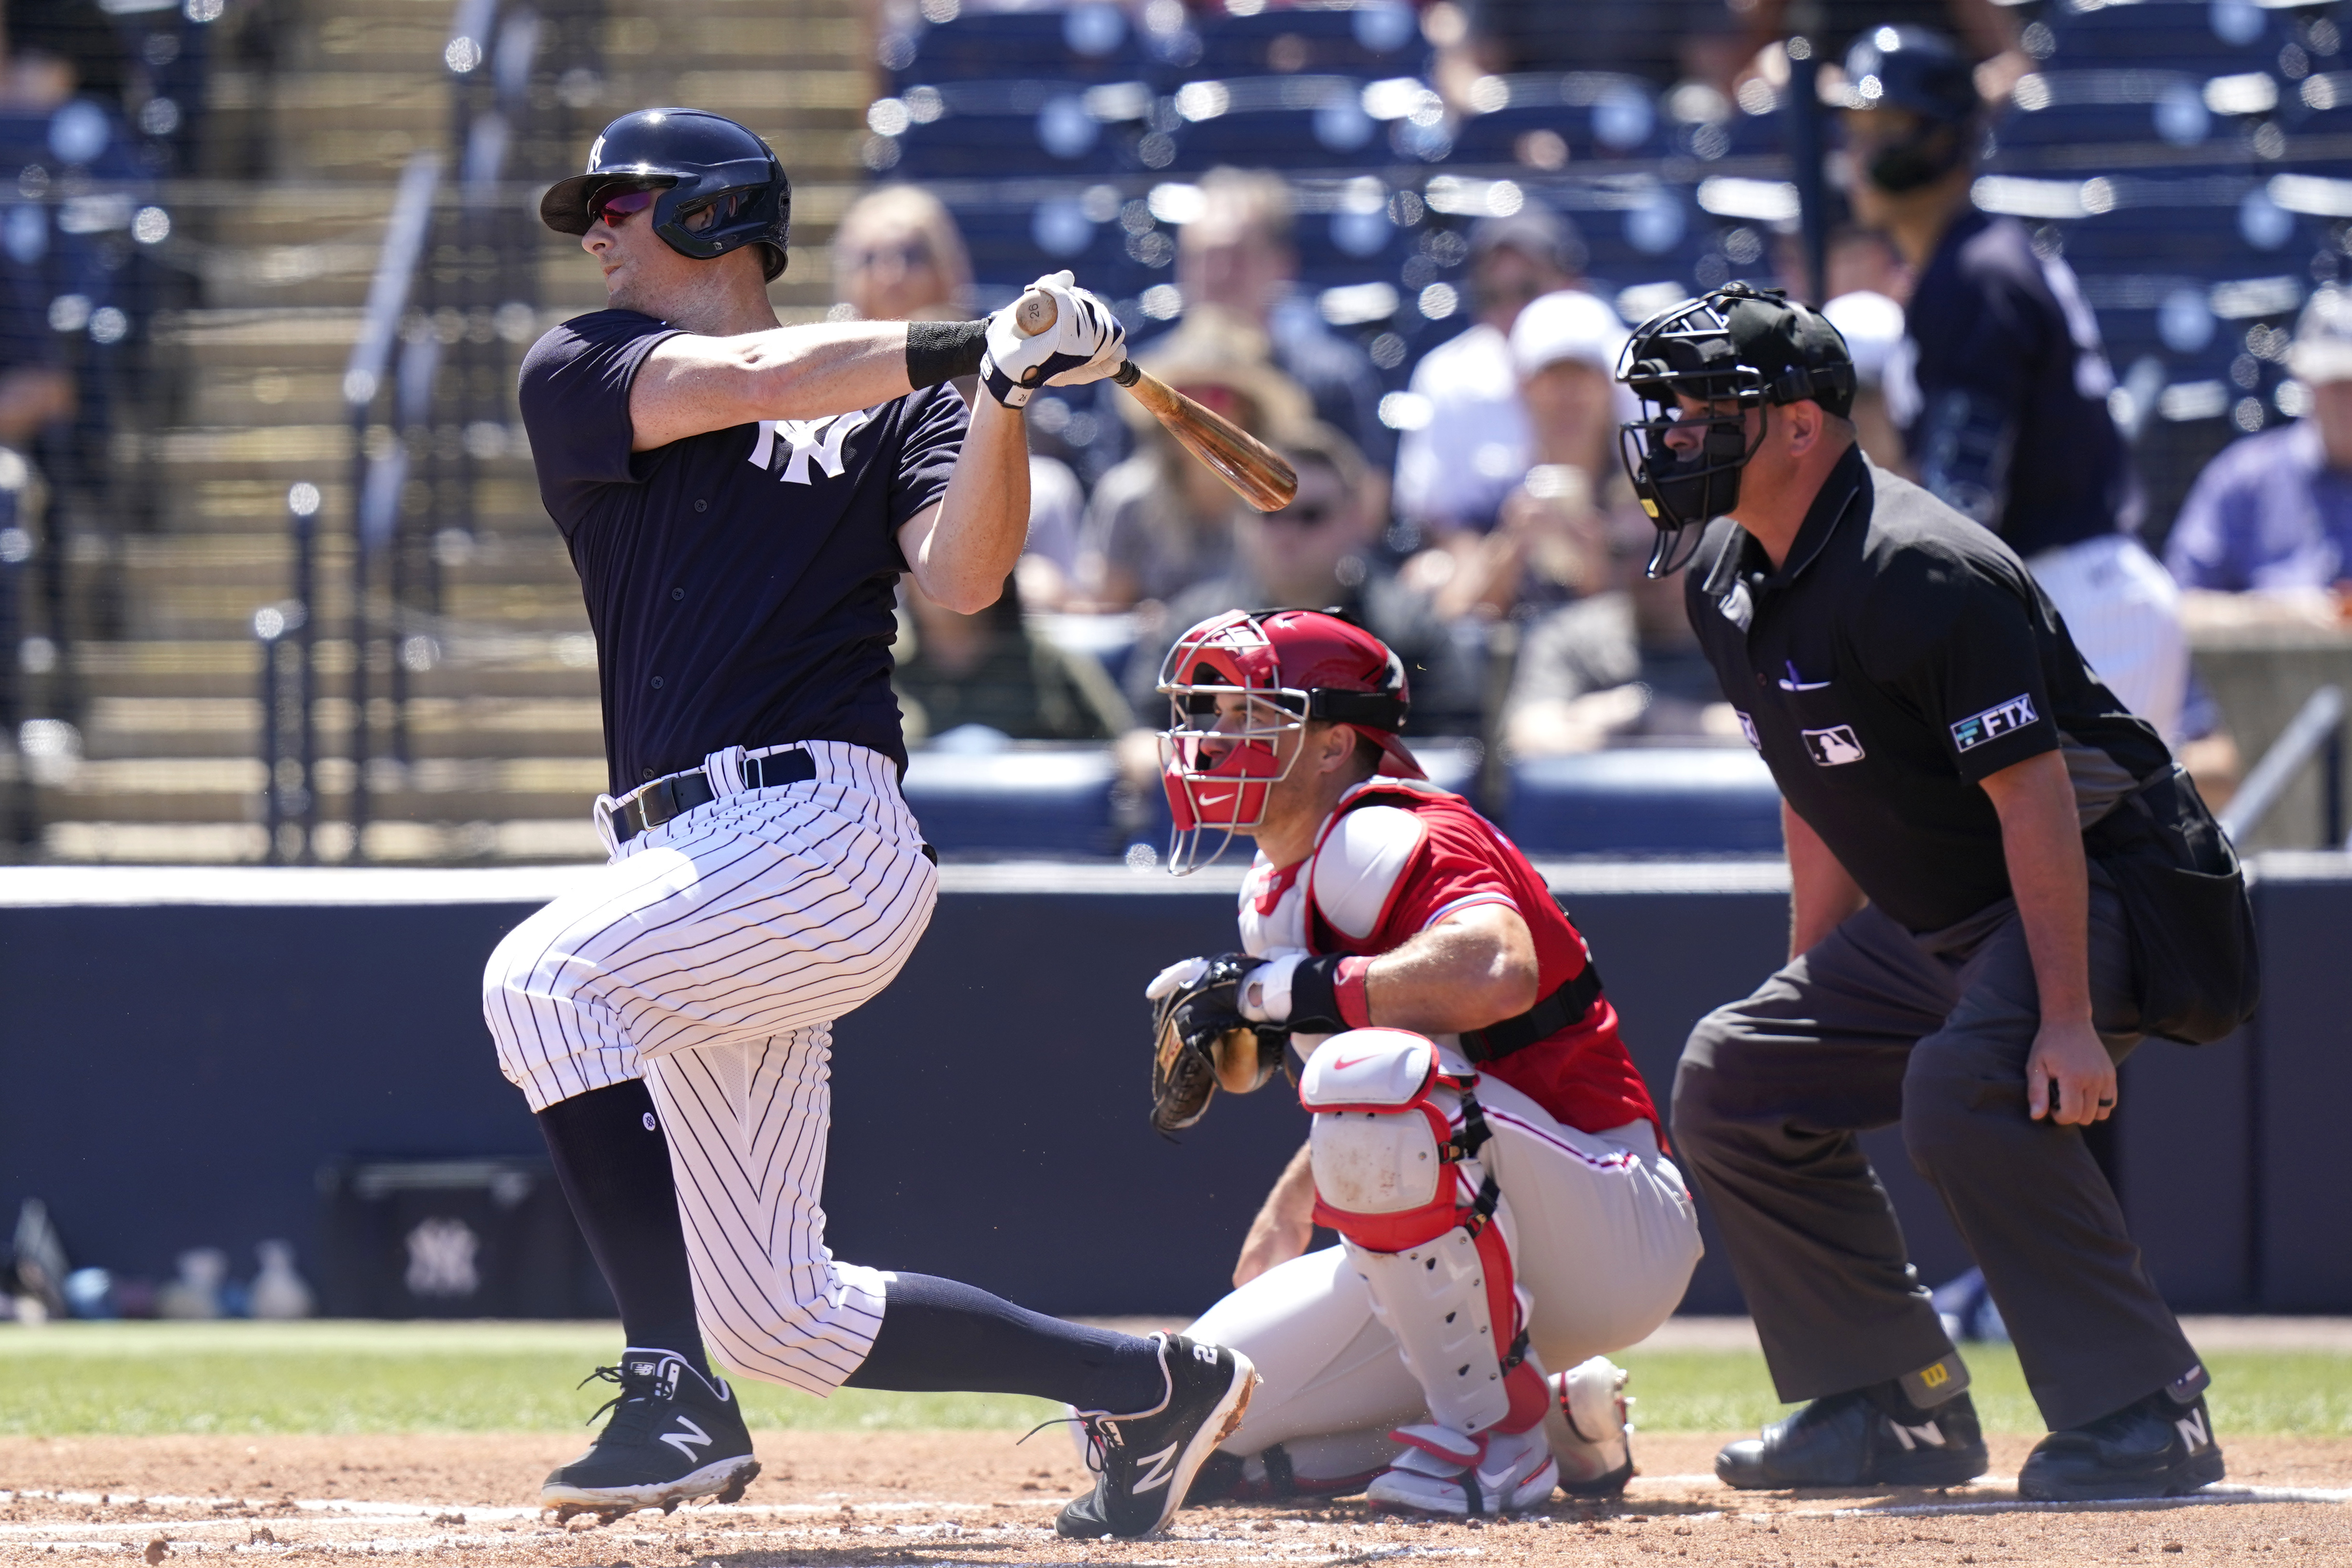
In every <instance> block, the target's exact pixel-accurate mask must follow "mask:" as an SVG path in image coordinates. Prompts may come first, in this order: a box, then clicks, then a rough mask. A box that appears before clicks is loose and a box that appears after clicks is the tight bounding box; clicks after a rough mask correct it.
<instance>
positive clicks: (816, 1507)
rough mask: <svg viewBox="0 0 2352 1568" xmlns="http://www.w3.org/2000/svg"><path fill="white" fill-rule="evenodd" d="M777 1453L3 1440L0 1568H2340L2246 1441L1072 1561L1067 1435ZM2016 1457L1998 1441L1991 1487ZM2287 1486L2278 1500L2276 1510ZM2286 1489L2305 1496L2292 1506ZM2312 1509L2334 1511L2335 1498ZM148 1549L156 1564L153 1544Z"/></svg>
mask: <svg viewBox="0 0 2352 1568" xmlns="http://www.w3.org/2000/svg"><path fill="white" fill-rule="evenodd" d="M1013 1436H1014V1435H1013V1434H1011V1433H996V1432H953V1433H947V1432H940V1433H898V1432H871V1433H867V1432H857V1433H814V1432H793V1433H781V1432H780V1433H770V1434H765V1435H763V1436H761V1440H760V1452H761V1456H762V1458H763V1461H764V1463H765V1465H766V1472H765V1474H763V1475H762V1476H761V1479H759V1480H758V1481H757V1482H755V1483H754V1484H753V1486H752V1488H751V1494H750V1495H749V1496H748V1497H747V1498H746V1499H745V1500H744V1501H743V1503H742V1504H740V1505H739V1506H737V1507H734V1508H729V1509H688V1510H680V1511H679V1512H677V1514H675V1515H672V1516H670V1517H668V1518H664V1517H662V1516H661V1515H659V1514H655V1513H643V1514H638V1515H635V1516H634V1517H633V1518H631V1519H628V1520H624V1521H621V1522H619V1523H616V1524H614V1525H610V1526H605V1527H595V1526H593V1525H591V1524H590V1522H589V1521H586V1520H579V1521H573V1524H572V1527H571V1528H569V1529H558V1528H556V1527H555V1526H553V1525H552V1524H551V1523H549V1522H547V1521H546V1518H545V1516H542V1515H540V1514H538V1513H537V1512H536V1511H535V1510H532V1509H530V1507H529V1506H528V1504H529V1501H530V1498H531V1497H532V1495H533V1494H534V1493H535V1491H536V1489H537V1487H538V1482H539V1479H540V1478H541V1476H542V1475H544V1474H545V1473H546V1471H547V1470H548V1468H551V1466H552V1465H554V1464H556V1463H559V1462H561V1461H562V1460H563V1459H565V1458H570V1457H571V1453H572V1450H573V1448H574V1447H577V1446H578V1445H571V1444H566V1443H565V1442H562V1441H560V1440H555V1439H551V1438H549V1437H546V1436H332V1437H309V1436H306V1437H283V1436H281V1437H254V1438H250V1439H245V1438H236V1437H200V1436H182V1437H76V1438H30V1437H11V1438H0V1479H5V1483H6V1485H7V1486H9V1487H11V1488H13V1489H15V1490H14V1491H13V1493H8V1494H0V1496H5V1502H0V1563H32V1562H41V1563H56V1562H58V1561H59V1560H60V1559H68V1558H73V1557H85V1558H99V1557H103V1558H108V1559H111V1560H115V1561H137V1560H140V1559H142V1558H145V1559H148V1560H150V1561H155V1562H161V1561H163V1560H165V1558H166V1556H167V1555H168V1556H169V1557H173V1558H188V1557H195V1556H208V1555H216V1554H231V1555H235V1556H237V1557H239V1558H264V1559H271V1558H288V1559H293V1560H296V1561H302V1560H308V1559H317V1558H323V1557H343V1556H354V1555H357V1556H367V1555H373V1556H380V1557H381V1556H392V1557H412V1558H415V1559H419V1560H423V1561H428V1562H462V1563H486V1564H509V1563H512V1564H519V1565H520V1564H531V1565H536V1564H566V1565H571V1564H581V1565H586V1564H600V1565H604V1568H624V1565H625V1568H650V1565H652V1564H657V1563H659V1564H672V1563H675V1564H688V1563H716V1564H743V1565H745V1568H751V1565H753V1564H785V1563H792V1564H807V1565H810V1568H834V1565H836V1564H839V1565H848V1564H867V1563H875V1564H879V1563H903V1564H908V1565H913V1568H921V1565H937V1568H971V1565H979V1564H986V1565H990V1568H1015V1565H1017V1564H1027V1563H1071V1562H1101V1563H1127V1564H1138V1565H1143V1564H1150V1565H1160V1564H1176V1563H1209V1562H1255V1563H1302V1564H1304V1563H1350V1562H1367V1561H1372V1560H1376V1559H1384V1558H1391V1557H1441V1558H1450V1559H1461V1560H1465V1561H1469V1562H1485V1561H1494V1562H1497V1563H1502V1562H1508V1563H1535V1564H1551V1563H1560V1564H1582V1563H1646V1562H1647V1560H1648V1559H1650V1558H1659V1559H1671V1558H1691V1559H1696V1560H1699V1561H1702V1562H1705V1563H1710V1564H1718V1563H1719V1564H1727V1565H1738V1568H1748V1565H1751V1564H1752V1565H1756V1568H1799V1565H1802V1568H1855V1565H1857V1564H1877V1563H1892V1564H1904V1565H1908V1564H1915V1563H1916V1564H1944V1563H1986V1564H1990V1563H2023V1564H2051V1565H2053V1568H2055V1565H2058V1564H2064V1565H2066V1568H2077V1565H2080V1564H2085V1563H2126V1562H2136V1561H2141V1560H2145V1561H2147V1563H2150V1564H2151V1565H2153V1564H2157V1563H2171V1562H2173V1561H2176V1560H2177V1561H2179V1562H2180V1563H2198V1562H2210V1561H2220V1560H2223V1559H2228V1560H2231V1561H2244V1562H2247V1563H2261V1564H2264V1565H2266V1568H2267V1565H2276V1568H2285V1565H2288V1564H2310V1565H2313V1568H2318V1565H2320V1564H2328V1565H2331V1568H2332V1565H2336V1564H2342V1563H2352V1439H2340V1438H2338V1439H2317V1438H2284V1437H2273V1438H2249V1439H2244V1440H2242V1441H2240V1442H2238V1443H2236V1444H2234V1445H2232V1446H2231V1448H2230V1469H2231V1473H2230V1480H2229V1482H2228V1483H2226V1484H2227V1485H2229V1486H2231V1487H2235V1488H2240V1489H2246V1490H2242V1491H2241V1492H2240V1493H2238V1494H2235V1495H2239V1496H2247V1495H2250V1494H2251V1495H2252V1497H2254V1498H2258V1499H2267V1500H2241V1501H2220V1500H2215V1501H2205V1502H2197V1503H2193V1504H2168V1505H2161V1506H2148V1505H2142V1506H2137V1507H2132V1506H2124V1507H2110V1508H2088V1507H2076V1508H2056V1507H2035V1506H2023V1507H2021V1506H2020V1505H2018V1504H2017V1503H2016V1500H2015V1499H2016V1493H2015V1491H2014V1490H2013V1489H2011V1488H2010V1487H2008V1486H2006V1485H2003V1484H2000V1483H1999V1482H1990V1481H1989V1482H1987V1483H1985V1484H1981V1485H1979V1486H1974V1487H1965V1488H1956V1489H1952V1490H1949V1491H1943V1492H1902V1493H1886V1494H1870V1495H1832V1494H1828V1493H1819V1492H1803V1493H1788V1492H1780V1493H1736V1492H1731V1491H1728V1490H1727V1489H1724V1488H1722V1487H1720V1486H1718V1485H1717V1483H1716V1482H1715V1480H1714V1479H1713V1478H1712V1477H1711V1476H1710V1475H1708V1474H1707V1469H1708V1463H1709V1460H1710V1458H1711V1456H1712V1455H1713V1453H1714V1451H1715V1449H1716V1447H1717V1445H1718V1443H1719V1442H1720V1441H1721V1439H1720V1438H1717V1437H1713V1436H1698V1435H1691V1434H1671V1435H1663V1436H1652V1437H1644V1438H1641V1439H1639V1440H1638V1443H1639V1446H1638V1447H1637V1448H1636V1449H1635V1453H1636V1455H1637V1457H1638V1458H1639V1459H1640V1461H1641V1465H1642V1468H1643V1475H1642V1476H1641V1477H1640V1478H1638V1479H1636V1480H1635V1481H1634V1483H1633V1487H1632V1489H1631V1490H1630V1491H1629V1493H1628V1494H1627V1497H1626V1500H1625V1501H1624V1502H1623V1503H1622V1504H1621V1505H1619V1506H1615V1507H1612V1508H1608V1509H1601V1510H1591V1509H1583V1508H1576V1507H1570V1506H1569V1505H1567V1504H1565V1503H1562V1504H1559V1506H1557V1507H1555V1508H1554V1509H1552V1510H1550V1511H1549V1514H1548V1515H1545V1516H1539V1517H1536V1518H1533V1519H1529V1520H1526V1521H1515V1522H1512V1523H1508V1524H1501V1525H1486V1526H1484V1527H1480V1526H1475V1525H1467V1524H1431V1523H1423V1522H1418V1521H1402V1520H1399V1519H1396V1518H1393V1517H1391V1516H1375V1515H1373V1514H1371V1513H1370V1512H1369V1511H1368V1510H1366V1508H1365V1507H1364V1505H1363V1503H1362V1502H1361V1501H1360V1500H1355V1501H1350V1502H1347V1503H1344V1504H1341V1505H1339V1506H1336V1507H1311V1506H1298V1507H1265V1508H1247V1509H1244V1508H1204V1509H1198V1510H1188V1511H1186V1512H1184V1513H1182V1514H1180V1515H1178V1516H1177V1520H1176V1525H1175V1528H1174V1530H1173V1531H1171V1532H1170V1533H1169V1534H1168V1535H1165V1536H1163V1537H1160V1539H1157V1540H1154V1541H1150V1542H1137V1543H1131V1544H1129V1543H1117V1542H1063V1541H1059V1540H1056V1539H1055V1537H1054V1535H1053V1533H1052V1528H1053V1515H1054V1510H1055V1508H1057V1507H1058V1506H1059V1504H1060V1502H1061V1500H1062V1499H1063V1498H1065V1497H1066V1496H1068V1495H1070V1494H1071V1493H1073V1492H1076V1491H1077V1490H1079V1489H1083V1487H1084V1486H1085V1485H1086V1473H1085V1471H1084V1469H1083V1468H1082V1467H1081V1466H1080V1465H1079V1464H1078V1462H1077V1460H1076V1458H1075V1456H1074V1454H1073V1451H1072V1449H1071V1447H1070V1445H1069V1442H1068V1440H1067V1439H1066V1438H1065V1437H1063V1436H1060V1435H1058V1434H1057V1433H1055V1432H1050V1431H1049V1432H1042V1433H1039V1434H1038V1435H1037V1436H1035V1437H1034V1438H1033V1439H1031V1440H1030V1441H1029V1442H1028V1443H1027V1444H1026V1445H1024V1446H1021V1447H1015V1446H1014V1443H1013ZM2028 1446H2029V1444H2028V1441H2027V1440H2026V1439H2024V1438H2011V1439H2000V1438H1996V1439H1994V1441H1993V1462H1994V1468H1995V1473H1996V1475H1999V1476H2011V1475H2014V1473H2015V1471H2016V1468H2017V1465H2018V1462H2019V1461H2020V1460H2021V1458H2023V1456H2024V1453H2025V1450H2026V1448H2027V1447H2028ZM2280 1493H2287V1494H2290V1496H2291V1497H2292V1500H2282V1499H2280V1498H2279V1496H2278V1494H2280ZM2293 1494H2304V1495H2301V1496H2294V1495H2293ZM2330 1499H2335V1500H2330ZM155 1542H161V1543H162V1544H161V1546H160V1547H158V1546H157V1545H155V1544H153V1543H155Z"/></svg>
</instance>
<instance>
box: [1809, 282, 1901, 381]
mask: <svg viewBox="0 0 2352 1568" xmlns="http://www.w3.org/2000/svg"><path fill="white" fill-rule="evenodd" d="M1822 315H1824V316H1826V317H1828V318H1829V322H1830V325H1831V326H1832V327H1835V328H1836V329H1837V330H1838V336H1840V337H1842V338H1843V339H1844V340H1845V352H1846V353H1847V354H1848V355H1850V356H1851V357H1852V358H1853V378H1854V380H1855V381H1857V382H1859V383H1861V384H1863V385H1864V386H1876V385H1879V384H1881V383H1882V382H1884V381H1885V379H1886V361H1887V359H1888V357H1889V356H1891V355H1892V354H1893V353H1895V344H1897V343H1899V342H1902V341H1903V307H1902V306H1901V305H1899V304H1897V303H1896V302H1895V300H1890V299H1888V298H1887V297H1886V296H1885V295H1884V294H1878V293H1874V292H1872V291H1871V290H1870V289H1855V290H1854V291H1853V293H1851V294H1841V295H1839V296H1838V297H1837V298H1836V299H1834V300H1831V301H1830V302H1829V303H1828V304H1826V305H1823V306H1822Z"/></svg>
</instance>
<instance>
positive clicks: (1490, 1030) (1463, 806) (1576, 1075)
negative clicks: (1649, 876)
mask: <svg viewBox="0 0 2352 1568" xmlns="http://www.w3.org/2000/svg"><path fill="white" fill-rule="evenodd" d="M1376 807H1377V808H1386V810H1385V811H1374V810H1372V809H1371V808H1376ZM1398 813H1402V814H1404V816H1397V815H1394V814H1398ZM1407 817H1409V818H1410V820H1409V821H1408V820H1406V818H1407ZM1301 879H1302V880H1303V881H1304V883H1305V888H1304V893H1305V898H1304V900H1303V903H1304V906H1305V907H1304V909H1303V910H1302V914H1303V917H1304V923H1305V927H1306V931H1305V935H1306V938H1307V946H1308V948H1309V949H1311V950H1312V951H1314V952H1344V953H1351V954H1356V955H1360V956H1367V957H1368V956H1370V955H1372V954H1375V953H1381V952H1389V951H1391V949H1393V948H1396V947H1398V946H1401V945H1402V943H1404V942H1406V941H1408V940H1409V939H1411V938H1412V936H1413V935H1415V934H1416V933H1417V932H1420V931H1425V930H1427V929H1428V928H1429V927H1430V926H1433V925H1434V924H1436V923H1437V922H1438V921H1442V920H1444V919H1445V918H1446V917H1447V916H1449V915H1451V914H1454V913H1455V912H1457V911H1459V910H1466V909H1471V908H1474V907H1475V906H1477V905H1479V904H1502V905H1505V906H1507V907H1508V908H1511V909H1514V910H1517V912H1518V914H1519V917H1520V918H1521V919H1522V920H1524V921H1527V924H1528V932H1529V934H1530V935H1531V936H1532V937H1533V938H1534V942H1535V949H1536V963H1537V976H1538V978H1537V994H1538V997H1539V998H1540V1000H1538V1002H1537V1004H1536V1005H1535V1006H1534V1007H1532V1008H1530V1009H1529V1010H1528V1012H1527V1013H1524V1014H1521V1015H1520V1016H1518V1017H1517V1018H1511V1019H1503V1020H1499V1021H1497V1022H1496V1024H1494V1025H1491V1026H1488V1027H1487V1028H1486V1029H1483V1030H1478V1031H1475V1032H1473V1033H1469V1034H1465V1035H1464V1036H1463V1037H1462V1048H1463V1050H1464V1051H1465V1054H1467V1055H1469V1056H1470V1057H1471V1058H1472V1059H1473V1060H1474V1061H1476V1062H1477V1063H1478V1068H1479V1071H1480V1072H1481V1073H1485V1074H1490V1075H1492V1076H1493V1077H1496V1078H1498V1079H1502V1080H1503V1081H1504V1082H1505V1083H1507V1084H1509V1085H1510V1086H1511V1087H1512V1088H1514V1089H1518V1090H1519V1091H1520V1092H1521V1093H1523V1094H1525V1095H1527V1096H1528V1098H1529V1099H1531V1100H1535V1101H1536V1103H1538V1105H1541V1106H1542V1107H1543V1108H1544V1109H1545V1110H1547V1111H1549V1112H1550V1113H1551V1115H1552V1116H1554V1117H1555V1118H1557V1119H1558V1120H1559V1121H1561V1122H1563V1123H1565V1124H1566V1125H1568V1126H1570V1127H1574V1128H1576V1129H1578V1130H1579V1131H1586V1132H1601V1131H1608V1130H1609V1129H1611V1128H1615V1127H1622V1126H1624V1125H1625V1124H1626V1123H1628V1122H1632V1121H1648V1122H1649V1123H1651V1125H1652V1126H1653V1127H1654V1128H1656V1129H1657V1131H1658V1141H1659V1145H1660V1147H1661V1148H1664V1143H1665V1129H1664V1126H1663V1125H1661V1124H1660V1122H1659V1117H1658V1113H1657V1109H1656V1107H1655V1106H1654V1104H1653V1103H1652V1101H1651V1099H1650V1093H1649V1089H1648V1088H1647V1087H1646V1086H1645V1085H1644V1084H1643V1081H1642V1076H1641V1074H1640V1073H1639V1072H1638V1071H1636V1070H1635V1069H1634V1067H1633V1059H1632V1058H1631V1057H1629V1056H1628V1055H1627V1054H1626V1051H1625V1047H1624V1043H1623V1042H1622V1040H1621V1039H1620V1038H1619V1037H1618V1032H1617V1014H1616V1010H1615V1009H1614V1008H1613V1007H1612V1006H1611V1005H1610V1004H1609V999H1608V998H1607V997H1606V996H1605V995H1602V994H1601V986H1600V977H1599V975H1598V973H1596V972H1595V971H1594V969H1593V967H1592V961H1591V950H1590V949H1589V948H1588V947H1587V945H1586V943H1585V941H1584V938H1583V936H1582V934H1581V933H1580V932H1579V931H1577V929H1576V927H1575V926H1574V925H1573V924H1571V923H1570V921H1569V918H1568V916H1567V915H1566V914H1565V913H1564V912H1563V911H1562V910H1560V907H1559V903H1558V901H1557V900H1554V899H1553V898H1552V895H1551V890H1550V889H1549V887H1548V886H1547V885H1546V884H1545V882H1544V879H1543V878H1542V876H1541V875H1540V874H1539V873H1538V871H1537V870H1536V868H1534V867H1533V866H1531V865H1529V864H1528V858H1527V857H1526V856H1524V855H1522V854H1521V853H1520V852H1519V849H1518V847H1517V846H1516V845H1514V844H1513V843H1511V841H1510V840H1509V839H1507V838H1505V837H1503V836H1502V834H1501V833H1500V832H1499V831H1497V830H1496V827H1495V826H1494V825H1493V824H1492V823H1489V822H1488V821H1487V820H1486V818H1485V817H1483V816H1479V815H1478V813H1477V812H1476V811H1475V810H1473V809H1472V808H1471V805H1470V803H1469V802H1468V801H1466V800H1465V799H1463V798H1462V797H1461V796H1460V795H1453V794H1450V793H1448V792H1446V791H1444V790H1442V789H1439V788H1438V787H1437V786H1435V785H1434V784H1428V783H1425V782H1423V781H1421V780H1418V779H1397V778H1385V777H1381V778H1373V779H1370V780H1367V781H1366V782H1365V783H1364V784H1360V785H1359V786H1357V787H1356V789H1354V790H1353V791H1351V792H1350V793H1349V795H1347V796H1346V797H1344V798H1343V799H1342V800H1341V801H1340V803H1339V806H1338V807H1337V808H1336V809H1335V810H1334V811H1333V812H1332V813H1331V816H1330V817H1329V819H1328V820H1327V821H1326V822H1325V823H1324V824H1323V827H1322V830H1321V832H1320V833H1319V834H1318V836H1317V839H1316V846H1315V853H1314V854H1313V855H1312V856H1310V857H1309V858H1308V859H1307V863H1306V866H1305V867H1304V868H1303V871H1302V873H1301Z"/></svg>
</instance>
